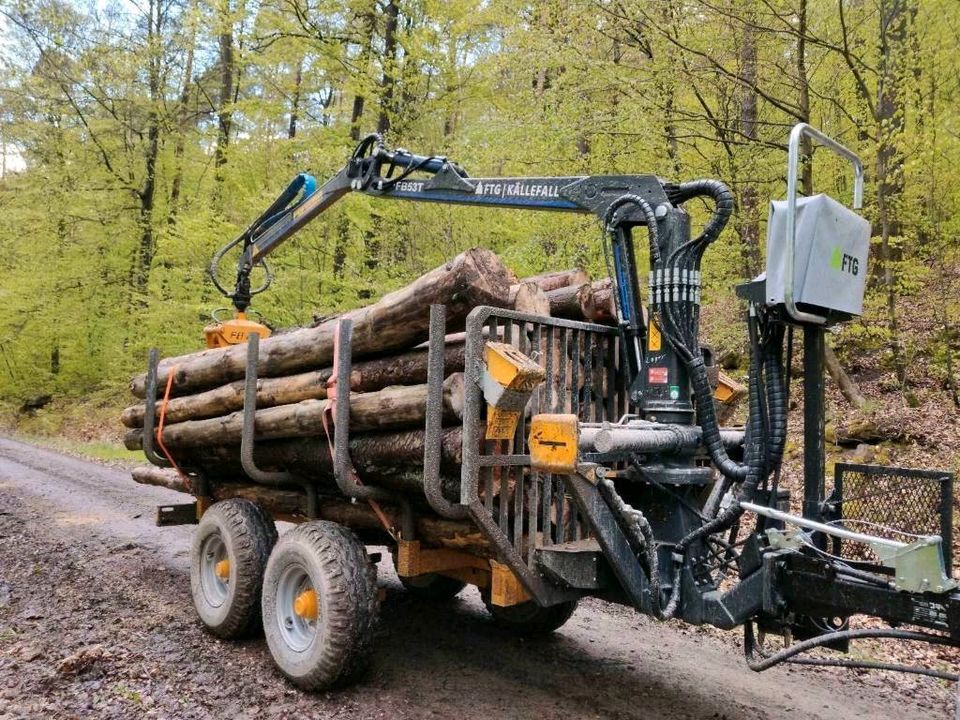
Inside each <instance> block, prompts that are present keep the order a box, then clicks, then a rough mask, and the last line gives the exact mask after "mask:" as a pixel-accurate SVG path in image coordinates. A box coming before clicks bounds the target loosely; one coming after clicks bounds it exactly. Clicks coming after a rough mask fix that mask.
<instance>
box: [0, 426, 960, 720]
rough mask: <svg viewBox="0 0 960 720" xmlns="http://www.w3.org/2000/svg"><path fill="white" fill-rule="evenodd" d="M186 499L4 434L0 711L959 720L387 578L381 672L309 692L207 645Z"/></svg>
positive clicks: (724, 638) (889, 685) (924, 693)
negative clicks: (523, 629) (432, 598)
mask: <svg viewBox="0 0 960 720" xmlns="http://www.w3.org/2000/svg"><path fill="white" fill-rule="evenodd" d="M180 498H182V496H181V495H178V494H177V493H172V492H170V491H167V490H163V489H160V488H152V487H146V486H141V485H136V484H134V483H133V482H132V481H131V480H130V478H129V475H128V473H127V472H126V471H125V470H124V469H123V468H122V467H108V466H105V465H103V464H99V463H92V462H89V461H85V460H80V459H77V458H75V457H70V456H66V455H63V454H60V453H56V452H52V451H50V450H46V449H40V448H37V447H34V446H32V445H28V444H25V443H21V442H18V441H14V440H8V439H0V718H3V719H4V720H7V719H8V718H35V717H51V718H74V717H97V718H133V717H137V718H140V717H158V718H219V717H224V718H226V717H229V718H236V719H239V718H260V717H268V718H286V717H296V718H307V717H309V718H351V719H356V720H366V719H367V718H370V719H372V718H388V719H393V718H398V719H403V718H411V719H412V718H418V719H419V718H425V717H437V718H453V717H456V718H465V719H469V718H478V719H479V718H482V719H483V720H487V718H489V717H491V716H497V717H503V718H532V717H550V718H558V719H561V720H563V719H567V718H569V719H571V720H572V719H573V718H577V719H580V718H614V719H615V718H658V719H663V720H673V719H680V718H684V719H686V718H689V719H697V720H700V719H703V720H706V719H708V718H709V719H712V720H719V719H724V718H726V719H729V720H735V719H736V720H739V719H741V718H751V719H752V718H758V719H759V718H789V717H803V718H824V719H826V718H830V719H836V718H864V719H867V718H869V719H870V720H880V719H882V718H896V719H897V720H910V719H912V718H917V719H918V720H919V719H921V718H922V719H923V720H937V719H939V718H954V717H955V714H954V713H955V712H956V711H955V705H954V703H955V696H954V689H953V688H952V687H950V686H948V685H947V684H945V683H943V682H940V681H936V680H930V679H927V678H915V677H903V676H893V675H889V674H885V673H851V672H848V671H844V670H830V669H814V668H798V667H794V668H790V667H786V668H777V669H773V670H770V671H768V672H766V673H764V674H760V675H758V674H755V673H753V672H751V671H750V670H749V669H748V668H747V667H746V665H745V663H744V661H743V658H742V655H741V653H740V649H739V639H738V636H737V635H736V634H735V633H717V632H707V631H704V630H701V629H697V628H691V627H686V626H682V625H680V624H676V623H670V624H660V623H657V622H655V621H653V620H650V619H648V618H646V617H644V616H641V615H639V614H637V613H634V612H632V611H630V610H627V609H625V608H622V607H619V606H614V605H608V604H606V603H603V602H599V601H594V600H591V601H587V602H585V603H583V604H582V605H581V607H580V609H579V610H578V611H577V613H576V614H575V615H574V616H573V618H572V620H571V621H570V622H569V623H568V624H567V625H566V626H564V627H563V628H562V629H561V630H560V631H559V632H557V633H556V634H554V635H553V636H551V637H549V638H546V639H536V640H531V639H526V640H521V639H518V638H515V637H512V636H509V635H506V634H504V633H503V632H501V631H499V630H498V629H496V628H495V627H494V626H492V625H491V624H490V622H489V621H488V620H487V619H486V616H485V614H484V611H483V609H482V605H481V603H480V601H479V598H478V597H477V596H476V594H475V593H474V592H470V591H466V592H465V593H463V596H462V597H461V598H458V599H457V600H455V601H453V602H450V603H447V604H445V605H444V606H442V607H439V606H437V605H431V604H428V603H424V602H423V601H415V600H414V599H413V598H412V597H410V596H409V595H407V594H406V593H404V592H403V590H402V588H401V586H400V585H399V583H398V582H397V580H396V576H395V575H394V574H393V570H392V568H391V567H389V561H386V563H382V564H381V566H380V568H379V569H380V583H381V585H383V586H384V587H385V588H386V593H387V594H386V600H385V602H384V606H383V609H382V622H381V630H380V634H379V637H378V643H377V645H378V649H377V652H376V654H375V658H374V661H373V667H372V668H371V671H370V672H369V674H368V676H367V677H366V678H365V679H364V680H363V681H361V682H360V683H359V684H357V685H356V686H354V687H352V688H348V689H345V690H341V691H338V692H335V693H326V694H319V695H310V694H306V693H303V692H300V691H299V690H296V689H294V688H293V687H291V686H290V685H289V684H288V683H286V682H285V681H284V680H283V679H282V678H281V677H280V676H279V675H278V673H277V672H276V671H275V670H274V669H273V667H272V663H271V661H270V657H269V654H268V652H267V649H266V647H265V645H264V643H263V641H262V639H251V640H249V641H245V642H239V643H226V642H223V641H221V640H218V639H216V638H213V637H212V636H210V635H208V634H207V633H205V632H203V631H202V630H201V628H200V627H199V626H198V623H197V621H196V620H195V617H194V613H193V608H192V603H191V599H190V591H189V573H188V549H189V543H190V535H191V532H192V529H191V528H189V527H173V528H163V529H160V528H156V527H154V525H153V508H154V506H155V505H157V504H162V503H167V502H176V501H178V500H179V499H180Z"/></svg>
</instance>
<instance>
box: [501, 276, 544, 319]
mask: <svg viewBox="0 0 960 720" xmlns="http://www.w3.org/2000/svg"><path fill="white" fill-rule="evenodd" d="M510 307H511V308H513V309H514V310H516V311H517V312H522V313H527V314H529V315H549V314H550V301H549V300H548V299H547V294H546V293H545V292H544V291H543V290H541V289H540V286H539V285H537V284H536V283H532V282H521V283H518V284H517V285H511V286H510Z"/></svg>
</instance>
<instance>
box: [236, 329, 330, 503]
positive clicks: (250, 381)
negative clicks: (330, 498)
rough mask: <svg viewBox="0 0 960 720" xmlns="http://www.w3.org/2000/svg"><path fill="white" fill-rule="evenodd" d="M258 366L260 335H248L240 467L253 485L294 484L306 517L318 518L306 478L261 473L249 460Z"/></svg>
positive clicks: (313, 489)
mask: <svg viewBox="0 0 960 720" xmlns="http://www.w3.org/2000/svg"><path fill="white" fill-rule="evenodd" d="M259 365H260V333H250V336H249V338H248V339H247V367H246V373H245V376H244V382H243V429H242V432H241V435H240V466H241V467H242V468H243V472H244V473H246V475H247V477H249V478H250V479H251V480H253V481H254V482H257V483H260V484H261V485H270V486H273V487H277V486H281V485H298V486H300V487H302V488H303V491H304V492H305V493H306V495H307V517H309V518H311V519H315V518H318V517H320V507H319V501H318V499H317V488H316V486H315V485H314V484H313V483H312V482H310V481H309V480H307V479H306V478H302V477H299V476H297V475H294V474H293V473H289V472H271V471H268V470H261V469H260V468H259V467H257V463H256V461H255V460H254V458H253V449H254V444H255V442H256V419H257V371H258V369H259Z"/></svg>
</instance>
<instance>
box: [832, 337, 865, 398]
mask: <svg viewBox="0 0 960 720" xmlns="http://www.w3.org/2000/svg"><path fill="white" fill-rule="evenodd" d="M823 357H824V361H825V364H826V366H827V372H829V373H830V377H831V378H833V381H834V382H835V383H836V384H837V387H838V388H840V392H841V393H843V396H844V397H845V398H846V399H847V402H849V403H850V404H851V405H853V407H855V408H856V409H857V410H863V409H864V408H865V407H866V405H867V399H866V398H865V397H864V396H863V394H862V393H861V392H860V388H859V387H857V384H856V383H855V382H854V381H853V380H851V379H850V376H849V375H847V373H846V371H844V369H843V366H841V365H840V361H839V360H838V359H837V356H836V354H835V353H834V352H833V348H832V347H830V345H829V344H825V345H824V353H823Z"/></svg>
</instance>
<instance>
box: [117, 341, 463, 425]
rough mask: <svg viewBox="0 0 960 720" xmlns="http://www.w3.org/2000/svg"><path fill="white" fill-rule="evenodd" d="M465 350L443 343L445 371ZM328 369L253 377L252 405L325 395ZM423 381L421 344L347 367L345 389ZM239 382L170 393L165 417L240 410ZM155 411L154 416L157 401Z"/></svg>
mask: <svg viewBox="0 0 960 720" xmlns="http://www.w3.org/2000/svg"><path fill="white" fill-rule="evenodd" d="M464 351H465V346H464V345H463V344H462V343H456V344H453V345H448V346H447V348H446V352H445V357H444V367H445V368H446V371H447V372H448V373H452V372H461V371H462V370H463V366H464ZM330 373H331V369H330V368H326V369H324V370H312V371H310V372H305V373H300V374H298V375H288V376H286V377H278V378H258V380H257V407H258V408H267V407H275V406H277V405H290V404H292V403H298V402H300V401H302V400H322V399H324V398H325V397H327V381H328V380H329V379H330ZM426 381H427V351H426V349H420V350H412V351H410V352H408V353H404V354H403V355H394V356H388V357H383V358H376V359H374V360H366V361H363V362H359V363H357V364H355V365H354V366H353V367H352V368H351V372H350V389H351V390H352V391H354V392H371V391H375V390H382V389H383V388H385V387H389V386H391V385H419V384H422V383H425V382H426ZM244 384H245V383H244V381H243V380H237V381H235V382H232V383H230V384H228V385H221V386H220V387H218V388H214V389H213V390H208V391H206V392H202V393H197V394H196V395H185V396H183V397H177V398H173V399H171V400H170V402H169V403H168V404H167V412H166V416H165V422H167V423H170V424H174V423H179V422H183V421H185V420H200V419H203V418H210V417H217V416H219V415H226V414H227V413H231V412H233V411H235V410H242V409H243V393H244ZM145 414H146V408H145V406H144V405H143V404H140V405H133V406H131V407H128V408H127V409H125V410H124V411H123V414H122V415H121V416H120V419H121V421H122V422H123V424H124V425H126V426H127V427H129V428H138V427H143V417H144V415H145ZM156 415H157V419H159V417H160V408H159V406H158V407H157V411H156Z"/></svg>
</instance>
